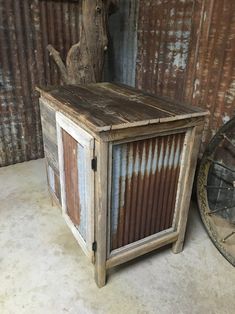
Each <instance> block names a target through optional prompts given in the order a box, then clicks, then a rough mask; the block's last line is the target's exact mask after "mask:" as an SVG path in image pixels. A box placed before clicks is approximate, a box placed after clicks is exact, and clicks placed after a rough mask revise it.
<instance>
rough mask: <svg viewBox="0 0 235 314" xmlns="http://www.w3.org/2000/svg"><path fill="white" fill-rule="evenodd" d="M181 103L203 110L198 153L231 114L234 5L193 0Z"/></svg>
mask: <svg viewBox="0 0 235 314" xmlns="http://www.w3.org/2000/svg"><path fill="white" fill-rule="evenodd" d="M194 11H195V12H194V18H193V19H194V32H193V33H192V36H191V37H192V38H191V49H190V58H189V64H188V66H189V68H188V75H187V80H186V85H185V93H184V94H185V96H184V98H185V100H186V101H188V102H189V103H192V104H193V105H195V106H201V107H205V108H207V109H208V110H209V111H210V113H211V115H210V116H208V117H207V118H206V125H205V129H204V135H203V139H202V147H201V151H204V150H205V148H206V145H207V144H208V142H209V140H210V139H211V138H212V137H213V135H214V134H215V133H216V131H217V130H218V129H219V127H220V126H222V125H223V124H224V123H225V122H227V121H229V120H230V119H231V117H233V116H234V114H235V2H234V1H230V0H225V1H214V0H213V1H196V5H195V10H194Z"/></svg>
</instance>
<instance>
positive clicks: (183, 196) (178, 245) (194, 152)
mask: <svg viewBox="0 0 235 314" xmlns="http://www.w3.org/2000/svg"><path fill="white" fill-rule="evenodd" d="M202 129H203V125H199V126H197V127H195V128H194V129H193V130H192V134H191V136H190V137H189V141H188V143H187V146H188V147H186V155H187V156H188V157H187V158H186V162H185V164H184V165H183V166H182V178H183V180H182V181H181V180H180V179H179V184H181V185H182V187H183V189H182V191H181V193H180V195H179V199H180V202H179V208H178V210H177V212H178V213H179V214H178V217H176V226H177V231H178V234H179V235H178V239H177V241H176V242H175V243H174V244H173V246H172V251H173V253H175V254H177V253H180V252H181V251H182V250H183V244H184V237H185V231H186V225H187V219H188V211H189V207H190V200H191V190H192V186H193V180H194V174H195V170H196V163H197V156H198V151H199V147H200V143H201V133H202ZM192 136H193V138H192ZM189 191H190V193H189Z"/></svg>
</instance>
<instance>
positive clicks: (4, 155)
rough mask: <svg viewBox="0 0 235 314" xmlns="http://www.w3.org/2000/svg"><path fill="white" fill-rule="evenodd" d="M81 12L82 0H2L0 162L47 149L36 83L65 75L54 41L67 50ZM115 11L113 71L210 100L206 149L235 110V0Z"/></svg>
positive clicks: (158, 3)
mask: <svg viewBox="0 0 235 314" xmlns="http://www.w3.org/2000/svg"><path fill="white" fill-rule="evenodd" d="M138 11H139V13H138V14H137V12H138ZM79 14H80V10H79V1H77V0H76V1H75V0H74V1H73V0H66V1H63V0H24V1H18V0H8V1H4V0H0V166H4V165H8V164H12V163H16V162H21V161H25V160H29V159H34V158H39V157H42V156H43V146H42V136H41V123H40V117H39V107H38V102H37V97H36V95H35V93H34V88H35V85H37V84H42V85H45V84H56V83H58V82H59V78H58V72H57V68H56V66H55V65H54V63H53V62H52V60H50V58H49V56H48V53H47V51H46V46H47V44H48V43H51V44H53V45H54V46H55V48H57V49H58V50H59V51H60V52H61V55H62V56H65V54H66V52H67V51H68V49H69V47H70V46H71V45H72V44H73V43H75V42H77V41H78V36H79ZM111 19H112V20H111V22H110V27H111V29H110V33H111V39H112V40H113V47H114V49H113V53H111V58H110V59H109V62H110V63H109V64H108V67H107V68H108V70H109V74H108V75H106V77H107V78H109V79H113V80H115V81H119V82H123V83H126V84H128V85H134V81H135V83H136V86H137V87H138V88H141V89H144V90H146V91H149V92H151V93H156V94H160V95H166V96H169V97H170V98H174V99H177V100H182V101H186V102H189V103H192V104H193V105H196V106H197V105H198V106H202V107H206V108H208V109H209V110H210V112H211V116H210V117H208V118H207V121H206V126H205V132H204V136H203V145H202V151H203V150H204V148H205V145H206V144H207V143H208V141H209V140H210V138H211V137H212V136H213V134H214V133H215V132H216V130H217V129H218V128H219V127H220V126H221V125H222V124H223V123H224V122H226V121H228V120H229V119H230V117H231V116H233V115H234V107H235V106H234V105H235V83H234V82H235V62H234V59H235V35H234V34H235V2H234V1H231V0H211V1H208V0H148V1H144V0H133V1H130V0H128V1H124V0H121V8H120V12H119V13H116V16H113V17H111ZM111 65H112V66H111ZM108 70H107V71H108ZM107 71H106V72H107Z"/></svg>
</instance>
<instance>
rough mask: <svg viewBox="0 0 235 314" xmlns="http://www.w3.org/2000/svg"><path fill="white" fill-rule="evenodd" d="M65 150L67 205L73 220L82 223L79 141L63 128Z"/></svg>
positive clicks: (78, 223)
mask: <svg viewBox="0 0 235 314" xmlns="http://www.w3.org/2000/svg"><path fill="white" fill-rule="evenodd" d="M62 138H63V151H64V176H65V192H66V207H67V212H68V215H69V216H70V218H71V220H72V222H73V223H74V224H75V225H76V226H79V225H80V209H81V206H80V195H79V189H78V167H77V159H78V149H77V142H76V141H75V139H74V138H73V137H72V136H71V135H69V134H68V133H67V132H66V131H64V130H62Z"/></svg>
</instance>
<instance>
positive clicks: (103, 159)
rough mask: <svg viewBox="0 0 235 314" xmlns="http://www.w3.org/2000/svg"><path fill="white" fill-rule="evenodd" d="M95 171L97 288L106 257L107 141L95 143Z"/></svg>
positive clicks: (103, 277) (102, 278) (102, 279)
mask: <svg viewBox="0 0 235 314" xmlns="http://www.w3.org/2000/svg"><path fill="white" fill-rule="evenodd" d="M96 152H97V173H96V176H97V178H96V180H95V182H96V186H95V194H96V195H95V200H96V212H95V241H96V243H97V251H96V254H95V281H96V283H97V286H98V287H99V288H101V287H103V286H104V285H105V283H106V259H107V204H108V200H107V188H108V186H107V183H108V166H107V165H108V143H106V142H102V141H101V142H99V143H97V145H96Z"/></svg>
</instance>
